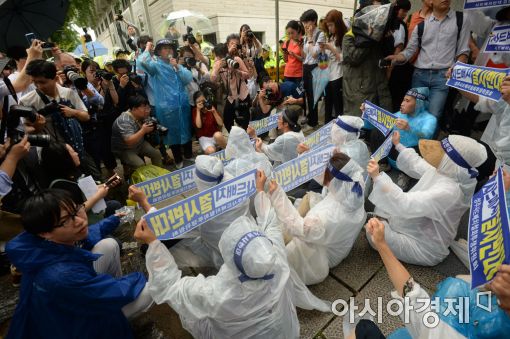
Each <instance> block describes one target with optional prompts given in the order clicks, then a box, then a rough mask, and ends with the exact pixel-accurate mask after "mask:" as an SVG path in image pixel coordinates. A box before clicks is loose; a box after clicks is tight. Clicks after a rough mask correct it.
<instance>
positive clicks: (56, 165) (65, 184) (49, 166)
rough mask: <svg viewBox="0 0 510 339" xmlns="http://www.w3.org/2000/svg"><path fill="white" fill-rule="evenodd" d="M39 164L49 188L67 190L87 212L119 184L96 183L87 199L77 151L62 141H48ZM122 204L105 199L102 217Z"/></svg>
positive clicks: (118, 181) (116, 181)
mask: <svg viewBox="0 0 510 339" xmlns="http://www.w3.org/2000/svg"><path fill="white" fill-rule="evenodd" d="M41 165H42V168H43V170H44V172H45V174H46V176H47V178H48V183H49V188H56V189H62V190H65V191H67V192H69V193H70V194H71V196H72V198H73V201H74V202H75V204H77V205H80V204H83V205H85V211H86V212H88V211H90V210H91V209H92V207H93V206H94V205H95V204H97V203H98V202H99V201H100V200H101V199H104V198H106V196H107V195H108V192H109V190H110V188H113V187H115V186H117V185H118V184H120V180H115V181H113V182H112V183H111V184H110V185H108V186H107V185H104V184H102V185H98V186H97V191H96V193H95V194H94V195H93V196H92V197H90V198H89V199H87V198H86V197H85V196H84V194H83V192H82V190H81V189H80V187H79V186H78V179H80V178H83V177H84V175H83V174H82V173H81V171H80V168H79V166H80V158H79V157H78V153H76V151H75V150H74V149H73V148H72V147H71V146H69V145H68V144H65V143H63V142H54V143H50V144H49V145H48V146H47V147H43V149H42V151H41ZM121 207H122V205H121V204H120V203H119V202H118V201H116V200H107V201H106V209H105V212H104V217H105V218H106V217H109V216H110V215H112V214H114V213H115V211H116V210H118V209H119V208H121Z"/></svg>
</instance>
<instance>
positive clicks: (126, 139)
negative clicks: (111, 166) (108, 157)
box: [112, 96, 162, 169]
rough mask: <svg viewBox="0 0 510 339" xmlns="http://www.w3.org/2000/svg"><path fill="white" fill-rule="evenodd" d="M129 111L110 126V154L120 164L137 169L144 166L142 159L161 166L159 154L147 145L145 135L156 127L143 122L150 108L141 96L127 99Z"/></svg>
mask: <svg viewBox="0 0 510 339" xmlns="http://www.w3.org/2000/svg"><path fill="white" fill-rule="evenodd" d="M128 104H129V110H128V111H126V112H124V113H122V114H121V115H120V116H119V117H118V118H117V119H116V120H115V122H114V123H113V126H112V152H113V154H115V155H116V156H117V157H118V158H120V160H121V162H122V164H124V165H127V166H131V167H132V168H133V169H137V168H138V167H141V166H143V165H145V162H144V160H143V157H145V156H147V157H149V158H150V159H151V163H152V164H153V165H156V166H161V165H162V158H161V153H160V152H159V151H158V150H157V149H155V148H154V147H152V146H151V144H149V142H147V141H146V140H145V139H144V138H145V135H147V134H149V133H152V132H154V129H155V127H156V126H154V124H153V123H147V122H145V119H147V118H148V117H149V114H150V111H151V108H150V106H149V101H147V99H146V98H144V97H142V96H135V97H131V98H130V99H129V102H128Z"/></svg>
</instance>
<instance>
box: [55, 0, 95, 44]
mask: <svg viewBox="0 0 510 339" xmlns="http://www.w3.org/2000/svg"><path fill="white" fill-rule="evenodd" d="M69 2H70V3H69V9H68V10H67V16H66V20H65V22H64V25H62V27H61V28H60V29H59V30H58V31H56V32H54V33H53V34H52V36H51V41H53V42H56V43H57V44H58V45H59V47H60V49H62V50H63V51H72V50H74V49H75V48H76V46H78V44H79V43H80V40H79V39H78V33H77V32H76V31H75V30H74V29H73V28H72V27H71V24H75V25H77V26H78V27H90V26H93V25H94V23H95V16H96V15H95V11H94V0H70V1H69Z"/></svg>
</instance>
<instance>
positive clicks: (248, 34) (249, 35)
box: [246, 29, 255, 39]
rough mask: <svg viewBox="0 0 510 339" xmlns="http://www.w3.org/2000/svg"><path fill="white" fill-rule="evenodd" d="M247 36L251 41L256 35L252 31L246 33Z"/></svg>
mask: <svg viewBox="0 0 510 339" xmlns="http://www.w3.org/2000/svg"><path fill="white" fill-rule="evenodd" d="M246 36H247V37H248V38H250V39H253V38H254V37H255V34H254V33H253V32H252V30H251V29H249V30H247V31H246Z"/></svg>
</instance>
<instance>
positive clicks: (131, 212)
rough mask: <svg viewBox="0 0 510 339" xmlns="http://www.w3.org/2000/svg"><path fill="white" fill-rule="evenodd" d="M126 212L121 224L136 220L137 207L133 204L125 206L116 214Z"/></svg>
mask: <svg viewBox="0 0 510 339" xmlns="http://www.w3.org/2000/svg"><path fill="white" fill-rule="evenodd" d="M118 213H124V214H125V215H124V216H123V217H121V218H120V223H121V224H128V223H132V222H133V220H135V208H134V207H133V206H123V207H122V208H119V209H118V210H116V211H115V214H118Z"/></svg>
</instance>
